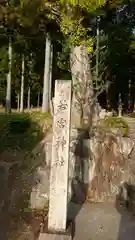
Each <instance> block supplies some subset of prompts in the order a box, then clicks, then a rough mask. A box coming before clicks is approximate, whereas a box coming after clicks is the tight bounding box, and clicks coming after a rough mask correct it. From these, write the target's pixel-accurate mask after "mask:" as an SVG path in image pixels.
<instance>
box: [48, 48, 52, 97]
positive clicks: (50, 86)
mask: <svg viewBox="0 0 135 240" xmlns="http://www.w3.org/2000/svg"><path fill="white" fill-rule="evenodd" d="M50 54H51V55H50V79H49V102H50V101H51V99H52V67H53V45H51V53H50Z"/></svg>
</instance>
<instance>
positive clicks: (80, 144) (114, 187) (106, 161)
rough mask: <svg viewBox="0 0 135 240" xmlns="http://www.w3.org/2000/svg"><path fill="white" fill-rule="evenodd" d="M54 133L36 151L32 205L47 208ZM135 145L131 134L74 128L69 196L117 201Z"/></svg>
mask: <svg viewBox="0 0 135 240" xmlns="http://www.w3.org/2000/svg"><path fill="white" fill-rule="evenodd" d="M51 143H52V133H51V132H50V133H48V135H47V136H46V138H45V140H44V141H42V142H41V143H40V144H39V146H38V147H37V149H36V150H35V152H33V155H35V156H36V157H37V158H38V159H39V160H38V165H37V167H36V168H35V169H36V170H35V171H34V175H33V179H34V183H33V188H32V192H31V200H30V206H31V208H40V209H42V208H44V207H45V206H46V205H47V204H48V199H49V173H50V165H51ZM133 147H134V143H133V141H132V140H131V139H129V138H127V137H122V136H118V135H115V134H114V133H112V132H105V131H104V130H101V129H100V130H98V129H96V130H95V131H93V133H92V134H91V136H89V134H88V133H87V131H86V130H81V129H72V130H71V134H70V157H69V194H68V200H69V201H70V200H72V201H74V202H77V203H81V202H84V201H85V199H86V195H87V199H88V200H89V201H92V202H102V201H113V200H114V199H115V196H116V195H117V192H118V189H119V186H120V185H121V183H122V182H123V181H124V180H126V181H127V180H128V178H129V177H130V172H128V169H126V167H125V166H126V164H125V162H126V161H128V157H129V155H130V153H131V151H132V149H133Z"/></svg>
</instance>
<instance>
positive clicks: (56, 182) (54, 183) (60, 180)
mask: <svg viewBox="0 0 135 240" xmlns="http://www.w3.org/2000/svg"><path fill="white" fill-rule="evenodd" d="M54 103H55V104H54V119H53V140H52V161H51V171H50V195H49V213H48V229H49V230H55V231H64V230H65V229H66V222H67V199H68V166H69V133H70V109H71V81H63V80H58V81H56V84H55V101H54Z"/></svg>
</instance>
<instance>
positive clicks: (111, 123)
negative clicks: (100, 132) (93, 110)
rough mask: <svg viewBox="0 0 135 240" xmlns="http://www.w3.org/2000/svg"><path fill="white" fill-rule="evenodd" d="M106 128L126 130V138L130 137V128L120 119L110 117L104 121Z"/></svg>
mask: <svg viewBox="0 0 135 240" xmlns="http://www.w3.org/2000/svg"><path fill="white" fill-rule="evenodd" d="M104 126H105V127H106V128H109V129H111V128H112V129H120V128H122V129H123V130H124V136H128V132H129V127H128V124H127V122H126V121H125V120H123V119H122V118H118V117H108V118H106V119H105V120H104Z"/></svg>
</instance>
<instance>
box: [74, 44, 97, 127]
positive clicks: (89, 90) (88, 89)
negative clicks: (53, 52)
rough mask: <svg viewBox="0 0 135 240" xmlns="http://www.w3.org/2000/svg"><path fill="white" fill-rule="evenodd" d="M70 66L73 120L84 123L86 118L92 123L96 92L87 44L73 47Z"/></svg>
mask: <svg viewBox="0 0 135 240" xmlns="http://www.w3.org/2000/svg"><path fill="white" fill-rule="evenodd" d="M70 66H71V73H72V81H73V98H72V121H73V122H75V123H76V124H79V125H83V124H84V120H85V119H86V120H87V122H88V123H89V124H91V117H92V112H91V110H92V105H93V93H94V92H93V79H92V75H91V68H90V58H89V55H88V51H87V47H86V46H84V45H80V46H76V47H72V49H71V55H70Z"/></svg>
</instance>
